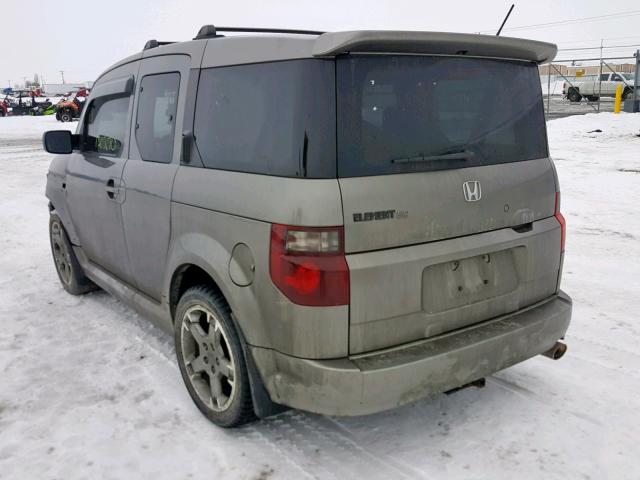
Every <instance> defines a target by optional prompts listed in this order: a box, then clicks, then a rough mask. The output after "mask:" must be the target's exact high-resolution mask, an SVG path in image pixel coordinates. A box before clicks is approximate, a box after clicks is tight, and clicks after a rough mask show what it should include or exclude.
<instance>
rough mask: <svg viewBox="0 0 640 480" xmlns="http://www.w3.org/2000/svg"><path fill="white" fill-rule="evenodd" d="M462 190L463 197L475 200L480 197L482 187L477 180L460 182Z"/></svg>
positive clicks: (468, 200)
mask: <svg viewBox="0 0 640 480" xmlns="http://www.w3.org/2000/svg"><path fill="white" fill-rule="evenodd" d="M462 191H463V193H464V199H465V200H466V201H467V202H477V201H478V200H480V199H481V198H482V187H481V186H480V182H478V181H477V180H473V181H470V182H464V183H463V184H462Z"/></svg>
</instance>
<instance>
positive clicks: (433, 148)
mask: <svg viewBox="0 0 640 480" xmlns="http://www.w3.org/2000/svg"><path fill="white" fill-rule="evenodd" d="M336 68H337V97H338V124H337V131H338V175H339V176H341V177H356V176H367V175H384V174H393V173H411V172H415V171H431V170H442V169H450V168H464V167H472V166H479V165H491V164H496V163H506V162H516V161H521V160H529V159H535V158H543V157H546V156H547V155H548V153H547V141H546V131H545V120H544V112H543V105H542V92H541V89H540V81H539V76H538V70H537V67H536V66H535V65H534V64H526V63H519V62H509V61H500V60H489V59H472V58H457V57H427V56H409V55H384V56H383V55H348V56H343V57H340V58H339V59H338V60H337V67H336Z"/></svg>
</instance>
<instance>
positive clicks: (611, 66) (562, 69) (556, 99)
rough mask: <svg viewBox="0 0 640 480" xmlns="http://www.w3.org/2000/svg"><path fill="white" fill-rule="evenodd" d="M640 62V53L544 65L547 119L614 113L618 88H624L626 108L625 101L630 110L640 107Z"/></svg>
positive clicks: (543, 89)
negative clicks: (639, 100) (639, 77)
mask: <svg viewBox="0 0 640 480" xmlns="http://www.w3.org/2000/svg"><path fill="white" fill-rule="evenodd" d="M561 57H562V55H561ZM639 61H640V50H638V51H636V53H635V55H631V56H615V57H613V56H612V57H604V56H602V55H600V56H599V57H589V58H564V59H562V58H561V59H560V60H554V61H553V62H552V63H548V64H545V65H541V66H540V83H541V85H542V93H543V97H544V104H545V115H546V117H547V120H550V119H554V118H561V117H566V116H569V115H584V114H585V113H598V112H612V111H613V108H614V103H615V92H616V88H617V87H618V85H621V86H622V99H623V105H624V103H625V101H628V102H627V108H629V107H631V106H632V105H634V104H635V105H637V103H638V99H640V84H639V81H638V75H639V74H640V72H639V70H640V67H639ZM634 86H635V87H634ZM635 111H636V112H637V111H638V109H637V107H636V110H635Z"/></svg>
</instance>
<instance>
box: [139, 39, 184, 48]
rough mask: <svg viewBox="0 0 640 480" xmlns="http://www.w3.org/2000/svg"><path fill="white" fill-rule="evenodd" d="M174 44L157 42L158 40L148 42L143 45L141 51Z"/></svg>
mask: <svg viewBox="0 0 640 480" xmlns="http://www.w3.org/2000/svg"><path fill="white" fill-rule="evenodd" d="M172 43H176V42H159V41H158V40H149V41H148V42H147V43H145V44H144V48H143V49H142V50H149V49H150V48H156V47H161V46H162V45H170V44H172Z"/></svg>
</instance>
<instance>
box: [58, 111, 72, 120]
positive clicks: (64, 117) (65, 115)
mask: <svg viewBox="0 0 640 480" xmlns="http://www.w3.org/2000/svg"><path fill="white" fill-rule="evenodd" d="M72 120H73V114H72V113H71V112H70V111H68V110H65V111H64V112H62V113H61V114H60V121H61V122H62V123H64V122H70V121H72Z"/></svg>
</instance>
